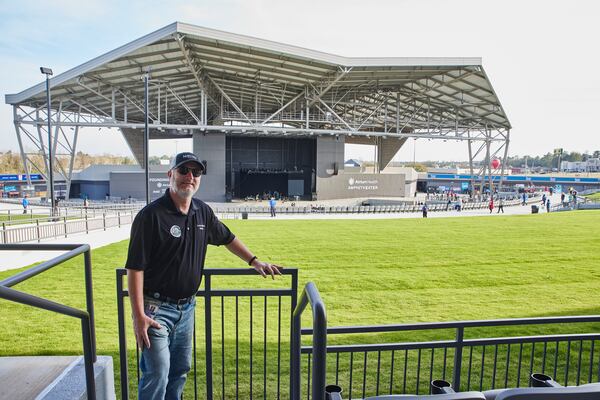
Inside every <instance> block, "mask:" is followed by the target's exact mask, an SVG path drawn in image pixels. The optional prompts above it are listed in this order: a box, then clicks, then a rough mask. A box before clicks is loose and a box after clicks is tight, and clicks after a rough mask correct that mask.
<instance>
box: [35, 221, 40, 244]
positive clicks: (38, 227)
mask: <svg viewBox="0 0 600 400" xmlns="http://www.w3.org/2000/svg"><path fill="white" fill-rule="evenodd" d="M35 225H36V228H35V230H36V232H37V240H38V243H39V242H40V241H41V238H40V220H39V219H36V220H35Z"/></svg>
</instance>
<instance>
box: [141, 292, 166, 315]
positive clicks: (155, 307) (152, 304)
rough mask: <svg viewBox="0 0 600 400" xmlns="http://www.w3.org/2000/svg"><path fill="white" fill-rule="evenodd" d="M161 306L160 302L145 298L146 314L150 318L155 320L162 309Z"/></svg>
mask: <svg viewBox="0 0 600 400" xmlns="http://www.w3.org/2000/svg"><path fill="white" fill-rule="evenodd" d="M161 304H162V303H161V302H160V301H158V300H154V299H149V298H147V297H146V298H144V314H146V316H147V317H148V318H152V319H154V317H156V314H157V313H158V311H159V309H160V306H161Z"/></svg>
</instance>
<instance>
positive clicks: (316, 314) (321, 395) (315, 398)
mask: <svg viewBox="0 0 600 400" xmlns="http://www.w3.org/2000/svg"><path fill="white" fill-rule="evenodd" d="M308 304H310V306H311V308H312V317H313V328H312V329H311V332H312V333H313V335H312V336H313V339H312V356H313V369H312V400H324V399H325V385H326V381H325V379H326V371H325V366H326V361H327V315H326V312H325V303H323V300H322V299H321V295H320V294H319V290H318V289H317V287H316V286H315V284H314V283H312V282H308V283H307V284H306V286H305V287H304V290H303V291H302V294H301V295H300V298H299V299H298V304H297V306H296V309H295V310H294V316H293V319H292V370H291V374H290V375H291V382H290V394H291V396H290V397H291V399H292V400H300V358H301V342H302V334H301V326H302V313H303V312H304V310H305V309H306V306H307V305H308Z"/></svg>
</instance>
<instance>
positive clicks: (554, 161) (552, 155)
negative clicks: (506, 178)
mask: <svg viewBox="0 0 600 400" xmlns="http://www.w3.org/2000/svg"><path fill="white" fill-rule="evenodd" d="M588 158H600V150H595V151H593V152H583V153H580V152H578V151H571V152H568V151H564V150H563V149H555V150H554V151H553V152H548V153H546V154H544V155H543V156H527V155H525V156H513V157H508V160H507V163H508V165H509V166H511V167H517V168H519V167H524V166H527V167H529V168H531V167H542V168H549V169H550V168H560V165H559V164H558V163H559V162H562V161H586V160H587V159H588Z"/></svg>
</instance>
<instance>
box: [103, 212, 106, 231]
mask: <svg viewBox="0 0 600 400" xmlns="http://www.w3.org/2000/svg"><path fill="white" fill-rule="evenodd" d="M102 227H103V228H104V230H105V231H106V212H103V213H102Z"/></svg>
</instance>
